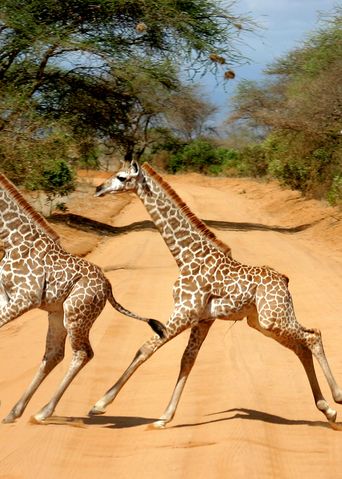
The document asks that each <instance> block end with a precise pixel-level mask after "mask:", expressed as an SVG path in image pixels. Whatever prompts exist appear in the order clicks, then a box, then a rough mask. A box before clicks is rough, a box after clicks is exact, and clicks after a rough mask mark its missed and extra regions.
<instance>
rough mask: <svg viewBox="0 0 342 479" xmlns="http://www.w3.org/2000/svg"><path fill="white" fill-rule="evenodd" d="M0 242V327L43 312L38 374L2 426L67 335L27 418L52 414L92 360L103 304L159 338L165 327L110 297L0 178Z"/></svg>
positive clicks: (94, 272)
mask: <svg viewBox="0 0 342 479" xmlns="http://www.w3.org/2000/svg"><path fill="white" fill-rule="evenodd" d="M0 240H2V248H3V249H4V251H5V255H4V257H3V258H2V260H1V261H0V306H1V310H0V327H1V326H4V325H5V324H7V323H9V322H10V321H12V320H14V319H16V318H17V317H18V316H20V315H21V314H23V313H25V312H26V311H28V310H31V309H33V308H40V309H43V310H45V311H48V316H49V327H48V332H47V337H46V349H45V354H44V357H43V360H42V363H41V365H40V368H39V370H38V372H37V373H36V375H35V377H34V378H33V380H32V382H31V384H30V385H29V387H28V388H27V390H26V391H25V392H24V394H23V395H22V397H21V398H20V400H19V401H18V402H17V403H16V404H15V406H14V407H13V408H12V410H11V411H10V413H9V414H8V415H7V416H6V417H5V419H4V420H3V422H5V423H11V422H14V421H15V419H17V418H18V417H20V416H21V415H22V414H23V412H24V410H25V408H26V406H27V404H28V402H29V400H30V399H31V397H32V395H33V394H34V392H35V391H36V390H37V388H38V387H39V385H40V384H41V383H42V381H43V380H44V379H45V378H46V376H47V375H48V374H49V373H50V372H51V371H52V369H53V368H54V367H55V366H56V365H57V364H58V363H59V362H60V361H62V359H63V357H64V348H65V340H66V336H68V337H69V339H70V342H71V348H72V353H73V356H72V361H71V364H70V367H69V370H68V371H67V373H66V375H65V377H64V378H63V380H62V382H61V384H60V386H59V388H58V389H57V391H56V393H55V394H54V395H53V397H52V398H51V400H50V401H49V403H48V404H47V405H46V406H44V407H43V408H42V409H41V410H40V411H39V412H38V413H37V414H36V415H35V416H34V417H33V418H32V419H33V420H34V421H35V422H43V421H45V420H46V419H47V418H48V417H49V416H51V415H52V413H53V411H54V410H55V408H56V405H57V403H58V401H59V400H60V398H61V397H62V395H63V393H64V392H65V390H66V389H67V387H68V386H69V384H70V383H71V381H72V380H73V379H74V378H75V376H76V375H77V373H78V372H79V371H80V370H81V369H82V368H83V367H84V366H85V365H86V364H87V362H88V361H89V360H90V359H91V358H92V357H93V355H94V353H93V350H92V348H91V345H90V342H89V331H90V328H91V326H92V324H93V323H94V321H95V320H96V318H97V317H98V316H99V314H100V313H101V311H102V309H103V307H104V305H105V303H106V301H107V300H108V301H109V302H110V304H111V305H112V306H113V307H114V308H115V309H116V310H117V311H119V312H120V313H122V314H126V315H127V316H130V317H132V318H135V319H139V320H142V321H145V322H148V323H149V325H150V326H151V327H152V329H153V330H154V331H156V332H157V333H158V334H160V335H161V336H162V335H163V331H164V326H163V325H162V324H161V323H159V321H155V320H153V319H147V318H141V317H140V316H137V315H135V314H134V313H131V312H130V311H128V310H127V309H125V308H124V307H123V306H121V305H120V304H119V303H117V302H116V300H115V299H114V296H113V293H112V288H111V285H110V283H109V281H108V279H107V278H106V277H105V276H104V274H103V272H102V271H101V269H100V268H99V267H97V266H95V265H94V264H92V263H90V262H89V261H86V260H85V259H82V258H78V257H76V256H73V255H71V254H69V253H67V252H66V251H65V250H64V249H63V248H62V247H61V245H60V244H59V238H58V235H57V233H56V232H55V231H54V230H53V229H52V228H51V227H50V226H49V224H48V223H47V221H46V220H45V219H44V218H43V217H42V216H41V215H40V214H38V213H37V212H36V211H35V210H34V209H33V208H32V207H31V206H30V204H29V203H28V202H27V201H26V200H25V199H24V197H23V196H22V195H21V194H20V192H19V191H18V190H17V189H16V187H15V186H14V185H13V184H12V183H11V182H10V181H9V180H8V179H7V178H6V177H5V176H4V175H1V174H0Z"/></svg>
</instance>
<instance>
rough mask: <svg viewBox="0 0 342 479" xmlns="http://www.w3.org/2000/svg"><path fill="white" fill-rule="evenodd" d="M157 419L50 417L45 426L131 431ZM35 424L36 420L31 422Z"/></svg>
mask: <svg viewBox="0 0 342 479" xmlns="http://www.w3.org/2000/svg"><path fill="white" fill-rule="evenodd" d="M156 420H157V418H155V417H152V418H150V417H140V416H82V417H81V416H78V417H74V416H57V415H54V416H50V417H49V418H47V419H46V420H45V421H44V425H54V426H71V427H80V428H87V427H89V426H102V427H106V428H109V429H129V428H131V427H138V426H143V425H146V426H148V425H150V424H153V423H154V422H155V421H156ZM31 422H32V423H33V424H35V421H34V418H33V420H31Z"/></svg>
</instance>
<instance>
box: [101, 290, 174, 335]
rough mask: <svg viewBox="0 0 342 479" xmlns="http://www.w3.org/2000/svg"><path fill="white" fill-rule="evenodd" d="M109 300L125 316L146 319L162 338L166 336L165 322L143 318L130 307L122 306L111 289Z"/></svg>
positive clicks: (140, 319)
mask: <svg viewBox="0 0 342 479" xmlns="http://www.w3.org/2000/svg"><path fill="white" fill-rule="evenodd" d="M108 301H109V302H110V304H111V305H112V306H113V308H114V309H116V310H117V311H119V313H121V314H124V315H125V316H129V317H130V318H134V319H138V320H139V321H144V322H145V323H148V324H149V325H150V327H151V328H152V329H153V331H154V332H155V333H157V334H158V336H159V337H160V338H164V337H165V335H166V328H165V326H164V324H163V323H161V322H160V321H157V320H156V319H151V318H143V317H142V316H138V315H137V314H135V313H132V312H131V311H129V310H128V309H126V308H124V307H123V306H121V304H120V303H118V302H117V301H116V299H115V298H114V295H113V292H112V290H111V289H110V294H109V295H108Z"/></svg>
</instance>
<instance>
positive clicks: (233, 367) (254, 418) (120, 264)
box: [0, 175, 342, 479]
mask: <svg viewBox="0 0 342 479" xmlns="http://www.w3.org/2000/svg"><path fill="white" fill-rule="evenodd" d="M169 181H170V183H171V184H172V185H173V186H174V188H175V189H176V191H177V192H178V193H179V194H180V195H181V197H182V198H183V199H184V200H185V201H186V202H187V203H188V204H189V206H190V207H191V208H192V210H193V211H194V212H195V213H196V214H198V215H199V216H200V217H201V218H204V219H212V220H225V221H236V222H245V223H250V224H254V223H262V224H264V225H277V226H287V227H290V226H296V225H300V224H304V223H314V225H313V226H312V227H310V228H308V229H307V230H305V231H303V232H301V233H296V234H284V233H279V232H275V231H272V230H270V231H254V230H249V228H248V227H246V225H245V228H244V229H243V230H242V231H219V230H217V231H216V233H217V235H218V236H219V238H221V239H222V240H224V241H226V242H227V243H229V244H230V245H231V247H232V250H233V254H234V256H235V257H236V258H237V259H239V260H240V261H242V262H245V263H249V264H268V265H271V266H273V267H274V268H276V269H278V270H279V271H281V272H283V273H286V274H287V275H288V276H289V277H290V289H291V292H292V294H293V297H294V303H295V307H296V312H297V316H298V318H299V320H300V322H301V323H302V324H304V325H306V326H310V327H318V328H320V329H321V330H322V332H323V341H324V344H325V350H326V353H327V356H328V359H329V361H330V365H331V367H332V369H333V372H334V374H335V376H336V378H337V379H338V381H339V382H340V383H342V350H341V340H342V327H341V320H342V318H341V312H342V295H341V287H342V234H341V233H342V229H341V224H342V222H341V217H340V214H339V213H338V212H337V210H335V209H333V208H328V207H324V206H322V205H321V204H318V203H316V202H313V201H305V200H303V199H301V198H300V197H299V195H298V194H297V193H295V192H289V191H285V190H281V189H280V188H279V187H278V186H277V185H276V184H274V183H268V184H261V183H256V182H253V181H251V180H237V179H207V178H202V177H200V176H198V175H187V176H179V177H175V178H169ZM90 193H91V187H90V185H88V187H84V188H83V189H82V188H81V189H80V190H79V191H78V195H74V196H73V198H72V199H71V201H70V208H71V210H72V211H74V212H76V213H81V214H84V215H88V216H90V217H93V218H95V219H97V220H99V221H107V222H108V223H111V224H114V225H124V224H129V223H131V222H133V221H139V220H143V219H147V218H148V216H147V214H146V212H145V210H144V208H143V206H142V205H141V203H140V202H139V200H138V199H136V198H135V197H134V196H131V195H126V196H120V197H115V198H114V197H110V198H108V197H106V198H103V199H94V198H92V197H91V196H90ZM57 229H58V231H59V232H60V234H61V235H62V239H63V242H64V244H65V246H66V248H67V249H69V250H71V251H73V252H77V253H80V254H83V255H84V254H86V253H88V255H87V257H88V258H89V259H90V260H91V261H93V262H95V263H97V264H99V265H100V266H102V267H104V268H106V269H107V270H108V273H107V274H108V277H109V278H110V280H111V282H112V285H113V289H114V293H115V296H116V298H117V299H118V300H119V301H120V302H121V303H122V304H123V305H125V306H126V307H128V308H130V309H131V310H133V311H136V312H139V313H140V314H144V315H148V316H151V317H155V318H158V319H160V320H162V321H164V322H165V321H166V320H167V318H168V316H169V315H170V313H171V311H172V296H171V288H172V284H173V282H174V280H175V278H176V276H177V268H176V265H175V263H174V260H173V258H172V257H171V255H170V253H169V251H168V249H167V248H166V246H165V244H164V242H163V240H162V239H161V237H160V236H159V234H158V233H156V232H151V231H141V232H134V233H129V234H126V235H122V236H119V237H115V238H103V237H102V238H99V237H97V236H96V235H95V234H92V233H78V234H75V231H73V230H71V229H69V228H68V227H66V226H58V227H57ZM46 328H47V321H46V314H45V313H43V312H40V311H38V310H35V311H32V312H30V313H27V314H25V315H24V316H23V317H22V318H20V319H19V320H17V321H15V322H13V323H11V324H9V325H7V326H6V327H4V328H3V329H2V330H1V338H2V340H1V342H0V397H1V401H2V403H1V409H0V413H1V415H2V416H5V415H6V414H7V412H8V411H9V409H10V408H11V406H12V405H13V403H14V402H15V401H16V400H17V399H18V397H19V396H20V394H21V393H22V392H23V390H24V388H25V387H26V385H27V384H28V382H29V381H30V380H31V378H32V376H33V374H34V372H35V370H36V369H37V366H38V364H39V362H40V359H41V356H42V354H43V349H44V340H45V334H46ZM149 337H150V330H149V328H148V326H147V325H145V324H141V323H139V322H136V321H134V320H132V319H130V318H126V317H124V316H121V315H120V314H118V313H117V312H115V311H113V310H112V309H111V308H110V306H106V308H105V310H104V312H103V313H102V314H101V316H100V318H99V319H98V320H97V322H96V323H95V325H94V327H93V330H92V334H91V341H92V345H93V348H94V351H95V358H94V359H93V361H92V362H91V363H90V364H89V365H88V366H87V367H86V368H85V369H84V370H83V371H82V372H81V373H80V374H79V376H78V377H77V378H76V379H75V381H74V382H73V383H72V385H71V386H70V388H69V389H68V390H67V392H66V394H65V395H64V396H63V398H62V400H61V401H60V403H59V405H58V408H57V411H56V414H59V415H61V416H62V418H63V420H62V424H61V425H47V426H38V425H33V424H31V423H30V422H29V419H30V416H31V415H32V414H34V413H35V412H36V411H37V410H38V409H39V408H40V407H41V406H42V405H44V404H45V403H46V402H47V400H48V399H49V398H50V396H51V394H52V392H53V391H54V390H55V388H56V386H57V383H58V382H59V381H60V380H61V378H62V376H63V374H64V373H65V371H66V369H67V365H68V361H69V359H70V351H69V350H68V353H67V357H66V359H65V360H64V362H63V363H62V364H61V365H60V366H58V367H57V369H56V370H55V371H54V372H53V373H52V374H51V375H50V377H49V378H48V379H47V380H46V382H45V383H44V384H43V385H42V386H41V388H40V389H39V390H38V391H37V393H36V395H35V396H34V397H33V399H32V400H31V402H30V403H29V405H28V407H27V409H26V411H25V413H24V415H23V416H22V418H20V419H19V420H18V421H17V422H16V423H15V424H6V425H5V424H0V478H1V479H5V478H6V479H31V478H32V479H33V478H34V479H47V478H49V479H55V478H56V479H57V478H59V479H64V478H71V477H72V478H73V479H81V478H82V479H93V478H96V479H102V478H112V477H117V478H129V479H130V478H135V477H139V478H152V479H153V478H157V477H158V478H167V479H168V478H177V479H178V478H196V479H197V478H198V479H200V478H203V479H204V478H205V479H208V478H219V479H223V478H234V479H235V478H246V477H248V478H258V479H259V478H288V479H290V478H291V479H295V478H300V479H303V478H320V479H324V478H327V479H328V478H329V479H330V478H342V454H341V450H342V432H338V431H334V430H333V429H332V428H331V427H330V426H329V425H328V424H327V423H326V422H325V419H324V416H323V415H322V414H321V413H319V412H318V411H317V410H316V408H315V406H314V403H313V400H312V397H311V391H310V388H309V385H308V382H307V379H306V377H305V374H304V371H303V369H302V366H301V365H300V363H299V361H298V359H297V358H296V357H295V355H293V354H292V353H291V352H289V351H288V350H286V349H284V348H282V347H281V346H279V345H278V344H276V343H275V342H274V341H272V340H269V339H267V338H265V337H263V336H262V335H261V334H259V333H257V332H256V331H254V330H252V329H250V328H249V327H248V326H247V324H246V322H245V321H243V322H239V323H236V324H235V325H233V323H229V322H224V321H217V322H216V324H215V325H214V326H213V328H212V329H211V331H210V334H209V336H208V338H207V340H206V342H205V343H204V345H203V347H202V349H201V352H200V354H199V358H198V360H197V363H196V365H195V367H194V369H193V371H192V373H191V376H190V378H189V380H188V383H187V385H186V388H185V391H184V394H183V396H182V399H181V402H180V405H179V408H178V411H177V413H176V417H175V419H174V420H173V422H172V423H171V424H170V425H169V426H168V427H167V428H166V429H164V430H153V429H151V428H150V423H151V422H153V420H155V419H156V418H158V416H159V415H160V414H161V413H162V412H163V410H164V408H165V406H166V404H167V402H168V399H169V397H170V394H171V391H172V389H173V386H174V383H175V380H176V377H177V374H178V368H179V361H180V357H181V354H182V352H183V350H184V348H185V345H186V342H187V338H188V333H187V332H186V333H184V334H182V335H181V336H179V337H178V338H176V339H175V340H174V341H172V342H171V343H169V344H167V345H166V346H165V347H164V348H162V349H161V350H160V351H158V352H157V353H156V354H155V355H154V356H153V357H152V358H151V359H150V360H149V361H148V362H147V363H145V364H144V365H143V366H142V368H141V369H139V370H138V371H137V373H136V374H135V375H134V376H133V378H132V379H131V380H130V381H129V382H128V384H127V385H126V386H125V388H124V389H123V390H122V392H121V394H120V395H119V396H118V398H117V399H116V401H115V402H114V403H113V404H112V405H111V406H110V407H109V408H108V410H107V412H106V414H105V415H103V416H100V417H90V418H89V417H88V416H87V411H88V410H89V409H90V407H91V406H92V405H93V403H94V402H95V401H96V400H97V399H99V397H100V396H101V395H102V394H103V393H104V392H105V390H106V389H107V388H108V387H110V386H111V385H112V384H113V383H114V382H115V380H116V379H117V378H118V377H119V376H120V374H121V373H122V372H123V370H124V369H125V368H126V366H127V365H128V363H129V362H130V360H131V359H132V357H133V355H134V354H135V352H136V350H137V349H138V348H139V347H140V345H141V344H142V343H143V342H144V341H145V340H147V339H148V338H149ZM317 369H318V368H317ZM318 377H319V380H320V383H321V386H322V389H323V391H324V393H325V394H326V397H327V399H328V400H329V401H331V404H332V400H331V395H330V391H329V390H328V387H327V384H326V383H325V381H324V378H323V377H322V374H321V371H320V370H319V371H318ZM337 411H338V419H339V418H340V419H341V418H342V405H337ZM341 420H342V419H341ZM77 425H78V426H82V427H76V426H77Z"/></svg>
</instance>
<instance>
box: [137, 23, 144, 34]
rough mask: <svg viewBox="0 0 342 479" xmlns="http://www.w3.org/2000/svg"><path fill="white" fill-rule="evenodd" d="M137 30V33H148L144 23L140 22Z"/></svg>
mask: <svg viewBox="0 0 342 479" xmlns="http://www.w3.org/2000/svg"><path fill="white" fill-rule="evenodd" d="M135 29H136V31H137V32H139V33H143V32H145V31H146V29H147V26H146V24H145V23H144V22H139V23H137V24H136V26H135Z"/></svg>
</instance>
